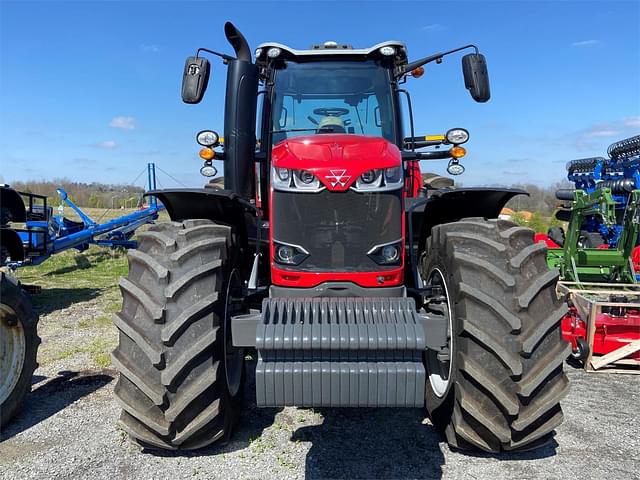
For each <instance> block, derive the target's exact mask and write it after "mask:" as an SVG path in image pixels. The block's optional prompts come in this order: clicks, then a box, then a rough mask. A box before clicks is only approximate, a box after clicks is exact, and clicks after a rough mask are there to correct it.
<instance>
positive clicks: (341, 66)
mask: <svg viewBox="0 0 640 480" xmlns="http://www.w3.org/2000/svg"><path fill="white" fill-rule="evenodd" d="M271 133H272V143H273V144H274V145H275V144H277V143H279V142H281V141H282V140H285V139H287V138H292V137H296V136H299V135H313V134H324V133H345V134H355V135H368V136H375V137H383V138H386V139H387V140H389V141H390V142H393V141H394V131H393V116H392V102H391V87H390V84H389V78H388V72H387V69H386V68H384V67H381V66H379V65H377V64H376V63H375V62H374V61H367V62H352V61H332V62H328V61H322V62H309V63H294V62H287V63H286V64H285V66H284V68H282V69H279V70H277V72H276V77H275V84H274V87H273V96H272V121H271Z"/></svg>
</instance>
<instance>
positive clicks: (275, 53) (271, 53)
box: [267, 47, 282, 58]
mask: <svg viewBox="0 0 640 480" xmlns="http://www.w3.org/2000/svg"><path fill="white" fill-rule="evenodd" d="M281 53H282V50H280V49H279V48H278V47H273V48H270V49H269V50H267V57H269V58H278V57H279V56H280V54H281Z"/></svg>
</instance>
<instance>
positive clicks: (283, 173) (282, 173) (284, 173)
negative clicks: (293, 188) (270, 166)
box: [276, 168, 291, 182]
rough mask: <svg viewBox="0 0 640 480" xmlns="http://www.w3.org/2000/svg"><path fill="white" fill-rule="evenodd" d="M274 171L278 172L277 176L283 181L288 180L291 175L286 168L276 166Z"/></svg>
mask: <svg viewBox="0 0 640 480" xmlns="http://www.w3.org/2000/svg"><path fill="white" fill-rule="evenodd" d="M276 173H277V174H278V178H280V180H282V181H283V182H286V181H287V180H289V177H290V176H291V174H290V173H289V169H288V168H276Z"/></svg>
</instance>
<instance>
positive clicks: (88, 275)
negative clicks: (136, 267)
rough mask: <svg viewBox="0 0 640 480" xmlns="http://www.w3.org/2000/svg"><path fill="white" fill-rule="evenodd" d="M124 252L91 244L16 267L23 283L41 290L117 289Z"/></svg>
mask: <svg viewBox="0 0 640 480" xmlns="http://www.w3.org/2000/svg"><path fill="white" fill-rule="evenodd" d="M127 268H128V267H127V258H126V254H125V253H124V252H122V251H119V250H110V249H106V248H101V247H97V246H94V245H92V246H91V247H89V249H87V250H85V251H84V252H81V253H78V251H76V250H68V251H66V252H62V253H59V254H57V255H53V256H51V257H50V258H49V259H47V260H46V261H44V262H43V263H41V264H40V265H36V266H33V267H24V268H21V269H19V270H18V276H19V278H20V280H21V281H22V282H23V283H27V284H32V285H39V286H40V287H42V288H43V290H44V289H47V288H55V287H59V286H60V285H64V286H65V287H66V288H93V289H117V279H118V277H121V276H125V275H126V274H127Z"/></svg>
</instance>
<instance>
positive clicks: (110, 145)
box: [95, 140, 118, 150]
mask: <svg viewBox="0 0 640 480" xmlns="http://www.w3.org/2000/svg"><path fill="white" fill-rule="evenodd" d="M95 146H96V147H98V148H104V149H107V150H110V149H112V148H116V147H117V146H118V144H117V143H116V142H114V141H113V140H105V141H104V142H99V143H96V145H95Z"/></svg>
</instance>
